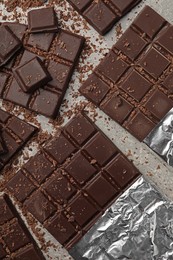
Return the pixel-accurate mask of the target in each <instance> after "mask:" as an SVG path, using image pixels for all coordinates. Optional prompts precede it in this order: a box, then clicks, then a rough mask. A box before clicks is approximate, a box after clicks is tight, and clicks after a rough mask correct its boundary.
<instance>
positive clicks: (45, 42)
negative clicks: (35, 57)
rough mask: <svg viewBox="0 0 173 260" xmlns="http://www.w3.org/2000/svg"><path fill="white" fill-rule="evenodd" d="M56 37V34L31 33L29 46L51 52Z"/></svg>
mask: <svg viewBox="0 0 173 260" xmlns="http://www.w3.org/2000/svg"><path fill="white" fill-rule="evenodd" d="M54 37H55V33H31V34H30V35H29V39H28V41H27V45H28V46H29V47H35V48H38V49H40V50H42V51H49V50H50V47H51V44H52V42H53V40H54Z"/></svg>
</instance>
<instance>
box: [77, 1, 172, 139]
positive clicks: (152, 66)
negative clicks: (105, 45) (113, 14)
mask: <svg viewBox="0 0 173 260" xmlns="http://www.w3.org/2000/svg"><path fill="white" fill-rule="evenodd" d="M115 2H116V1H115ZM122 5H123V2H122ZM171 32H172V26H171V25H170V24H169V23H168V22H167V21H166V20H165V19H164V18H162V17H161V16H160V15H159V14H157V13H156V12H155V11H154V10H153V9H152V8H150V7H149V6H146V7H145V8H144V9H143V10H142V11H141V13H140V14H139V15H138V16H137V18H136V19H135V20H134V22H133V23H132V24H131V26H130V27H129V28H128V29H127V30H126V31H125V33H124V34H123V35H122V37H121V38H120V39H119V40H118V41H117V43H116V44H115V45H114V46H113V48H112V49H111V50H110V52H109V53H108V54H107V56H106V57H105V58H104V59H103V60H102V61H101V63H100V64H99V65H98V66H97V67H96V69H95V70H94V72H93V73H92V74H91V75H90V76H89V78H88V79H87V80H86V81H85V82H84V83H83V85H82V86H81V87H80V92H81V93H82V94H83V95H84V96H85V97H86V98H88V99H89V100H90V101H92V102H93V103H94V104H95V105H97V106H98V107H99V108H101V109H102V110H103V111H104V112H105V113H106V114H107V115H108V116H110V117H111V118H112V119H113V120H115V121H116V122H118V123H119V124H120V125H121V126H123V127H124V128H125V129H127V130H128V131H129V132H130V133H131V134H132V135H133V136H135V137H136V138H137V139H138V140H140V141H143V140H144V139H145V137H146V136H147V135H148V134H149V133H150V131H151V130H152V129H153V128H154V127H155V126H156V124H157V123H158V122H159V121H160V120H161V119H162V118H163V117H164V116H165V115H166V114H167V112H168V111H169V110H170V109H171V108H172V106H173V99H172V97H171V95H170V93H171V92H172V84H171V79H172V59H171V56H170V54H171V53H173V52H172V44H171V37H172V36H171Z"/></svg>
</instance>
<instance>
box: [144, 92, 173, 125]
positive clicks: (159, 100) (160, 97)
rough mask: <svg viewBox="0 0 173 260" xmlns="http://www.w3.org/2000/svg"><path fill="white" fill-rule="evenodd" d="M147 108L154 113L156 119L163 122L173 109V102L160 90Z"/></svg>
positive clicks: (152, 97) (148, 102)
mask: <svg viewBox="0 0 173 260" xmlns="http://www.w3.org/2000/svg"><path fill="white" fill-rule="evenodd" d="M145 107H146V108H147V109H148V110H149V111H150V112H151V113H152V115H153V116H154V117H156V118H157V119H158V120H161V119H162V118H163V117H164V116H165V115H166V114H167V113H168V111H169V110H170V109H171V108H172V107H173V100H171V99H169V98H168V97H167V96H166V95H165V94H164V93H163V92H161V91H160V90H155V91H154V92H153V93H152V95H151V97H150V98H149V99H148V101H147V102H146V104H145ZM160 108H162V109H160Z"/></svg>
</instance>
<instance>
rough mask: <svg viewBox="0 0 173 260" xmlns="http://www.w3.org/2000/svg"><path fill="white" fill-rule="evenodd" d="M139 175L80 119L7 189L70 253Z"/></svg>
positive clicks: (89, 123)
mask: <svg viewBox="0 0 173 260" xmlns="http://www.w3.org/2000/svg"><path fill="white" fill-rule="evenodd" d="M139 175H140V173H139V172H138V170H137V169H136V168H135V166H134V165H133V164H132V163H131V162H130V161H129V160H128V159H127V158H126V157H125V156H123V155H122V154H121V152H120V151H119V150H118V148H117V147H116V146H115V145H114V144H113V143H112V142H111V141H110V140H109V139H108V138H107V137H106V136H105V135H104V134H103V133H102V132H101V131H100V130H99V129H98V128H97V127H96V126H95V125H94V123H93V122H92V121H91V120H90V119H89V118H88V117H87V116H86V115H83V114H78V115H76V116H75V117H74V118H72V119H71V120H70V122H69V123H67V124H66V125H65V126H64V128H62V129H61V133H57V135H56V136H55V137H52V138H51V140H49V141H48V142H47V143H46V144H45V145H44V146H43V149H41V151H39V152H38V153H37V154H36V155H35V156H34V157H32V158H31V159H30V160H29V161H28V162H27V163H26V164H25V165H24V166H23V167H22V169H21V170H20V171H18V172H17V173H16V174H15V175H14V177H12V178H11V180H10V181H9V182H8V183H7V185H6V189H7V190H8V191H9V192H10V194H11V195H13V196H14V197H15V198H16V199H17V200H18V201H20V202H21V203H22V204H23V206H24V208H25V210H26V211H27V212H30V213H31V214H32V215H33V216H34V217H35V218H36V219H37V220H39V221H40V222H41V223H42V224H43V226H44V227H45V228H46V229H47V230H48V231H49V232H50V233H51V234H52V235H53V236H54V237H55V238H56V239H57V240H58V241H59V242H60V243H61V244H62V245H63V246H65V247H66V248H67V249H69V248H71V247H72V246H73V245H74V244H75V243H76V242H77V241H78V240H79V239H80V238H81V237H82V236H83V235H84V234H85V233H86V232H87V231H88V230H89V229H90V228H91V227H92V226H93V225H94V224H95V222H96V221H97V219H98V218H99V217H100V215H101V214H102V213H104V211H105V210H106V209H107V208H108V207H109V206H110V205H111V204H112V203H113V202H114V201H115V200H116V199H117V197H118V196H119V195H120V194H121V193H122V192H124V190H125V189H126V188H127V187H128V186H129V185H131V183H132V182H133V181H134V180H135V179H136V178H137V177H138V176H139ZM19 187H22V189H19ZM101 191H103V192H101Z"/></svg>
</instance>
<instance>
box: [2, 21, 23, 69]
mask: <svg viewBox="0 0 173 260" xmlns="http://www.w3.org/2000/svg"><path fill="white" fill-rule="evenodd" d="M0 42H1V44H0V66H2V65H4V64H5V63H6V62H7V61H8V60H9V59H11V58H12V56H13V55H14V54H15V53H16V52H17V51H18V50H19V49H20V48H21V46H22V44H21V42H20V40H19V39H18V38H17V37H16V36H15V35H14V34H13V33H12V31H11V30H10V29H9V27H8V26H6V25H1V26H0Z"/></svg>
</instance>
